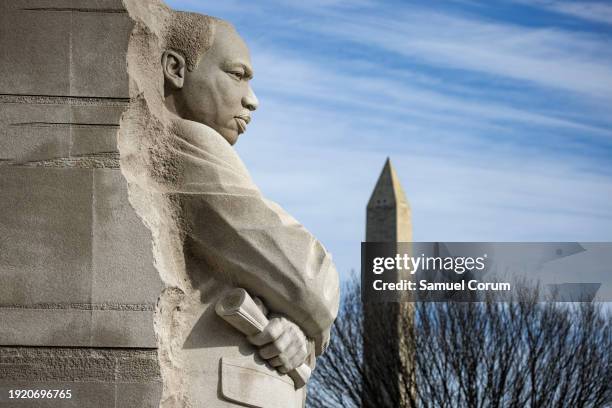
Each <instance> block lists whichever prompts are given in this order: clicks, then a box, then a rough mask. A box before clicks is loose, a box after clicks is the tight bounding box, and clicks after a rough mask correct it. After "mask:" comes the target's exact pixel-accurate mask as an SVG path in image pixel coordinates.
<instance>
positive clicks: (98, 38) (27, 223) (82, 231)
mask: <svg viewBox="0 0 612 408" xmlns="http://www.w3.org/2000/svg"><path fill="white" fill-rule="evenodd" d="M132 27H133V22H132V20H131V19H130V18H129V17H128V15H127V13H126V10H125V9H124V7H123V5H122V2H121V1H120V0H3V1H1V2H0V51H1V54H2V59H1V60H0V193H1V194H0V280H1V281H2V285H0V327H1V329H0V407H15V406H18V407H39V406H40V407H51V406H53V407H64V406H65V407H156V406H158V404H159V398H160V395H161V382H160V377H159V365H158V358H157V350H156V340H155V334H154V331H153V313H154V308H155V303H156V301H157V297H158V295H159V292H160V290H161V288H162V285H161V280H160V279H159V275H158V274H157V272H156V271H155V268H154V267H153V259H152V256H151V236H150V233H149V232H148V230H147V229H146V228H145V226H144V225H143V224H142V222H141V221H140V220H139V218H138V217H137V216H136V214H135V212H134V211H133V209H132V207H131V205H130V204H129V201H128V196H127V189H126V183H125V179H124V178H123V176H122V174H121V172H120V170H119V152H118V149H117V131H118V129H119V121H120V117H121V114H122V113H123V111H124V110H125V109H126V107H127V106H128V102H129V99H128V97H129V89H128V76H127V70H126V52H127V47H128V40H129V35H130V32H131V30H132ZM74 347H79V348H74ZM15 388H22V389H33V388H38V389H42V388H45V389H48V388H63V389H65V388H71V389H72V390H73V398H72V399H70V400H63V401H59V400H47V401H42V400H27V401H25V400H21V401H18V402H15V401H8V400H7V399H6V398H7V396H8V393H7V390H8V389H15Z"/></svg>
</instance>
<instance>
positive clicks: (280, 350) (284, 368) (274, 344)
mask: <svg viewBox="0 0 612 408" xmlns="http://www.w3.org/2000/svg"><path fill="white" fill-rule="evenodd" d="M248 340H249V341H250V342H251V344H253V345H254V346H257V347H259V355H260V356H261V358H263V359H264V360H266V361H267V362H268V363H269V364H270V365H271V366H272V367H274V368H276V370H278V372H280V373H281V374H286V373H288V372H289V371H291V370H293V369H295V368H296V367H299V366H300V365H301V364H302V363H304V361H305V360H306V357H307V356H308V347H307V340H306V336H305V335H304V333H303V332H302V330H301V329H300V328H299V326H298V325H296V324H295V323H293V322H291V321H290V320H288V319H287V318H285V317H273V318H271V319H270V322H269V323H268V325H267V326H266V327H265V328H264V330H263V331H262V332H261V333H259V334H256V335H254V336H250V337H248Z"/></svg>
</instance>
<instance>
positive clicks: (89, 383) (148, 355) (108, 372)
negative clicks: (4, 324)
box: [0, 347, 161, 408]
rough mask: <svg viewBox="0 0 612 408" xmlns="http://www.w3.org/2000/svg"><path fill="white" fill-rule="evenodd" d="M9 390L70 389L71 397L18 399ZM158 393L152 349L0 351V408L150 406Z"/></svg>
mask: <svg viewBox="0 0 612 408" xmlns="http://www.w3.org/2000/svg"><path fill="white" fill-rule="evenodd" d="M11 389H12V390H15V389H38V390H41V389H45V390H48V389H59V390H68V389H69V390H71V394H72V396H71V398H70V399H51V400H49V399H46V400H41V399H38V400H34V399H30V400H23V399H22V400H18V401H16V400H14V399H13V400H11V399H9V393H8V390H11ZM160 395H161V378H160V374H159V365H158V362H157V353H156V352H155V350H142V349H131V350H117V349H95V348H86V349H83V348H51V347H37V348H25V347H3V348H0V407H6V408H9V407H11V408H12V407H24V408H26V407H27V408H29V407H57V408H64V407H66V408H67V407H78V408H81V407H87V408H90V407H100V408H106V407H114V408H124V407H125V408H128V407H130V408H133V407H147V408H149V407H150V408H154V407H157V406H158V404H159V398H160Z"/></svg>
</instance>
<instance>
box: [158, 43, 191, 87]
mask: <svg viewBox="0 0 612 408" xmlns="http://www.w3.org/2000/svg"><path fill="white" fill-rule="evenodd" d="M161 62H162V70H163V71H164V81H165V82H166V84H168V85H170V86H171V87H173V88H175V89H181V88H182V87H183V83H184V82H185V58H184V57H183V56H182V55H181V54H179V53H178V52H176V51H172V50H166V51H164V53H163V54H162V61H161Z"/></svg>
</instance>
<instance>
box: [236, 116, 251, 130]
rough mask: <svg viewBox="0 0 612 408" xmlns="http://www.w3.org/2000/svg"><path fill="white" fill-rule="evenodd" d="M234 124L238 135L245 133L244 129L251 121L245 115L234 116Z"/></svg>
mask: <svg viewBox="0 0 612 408" xmlns="http://www.w3.org/2000/svg"><path fill="white" fill-rule="evenodd" d="M235 119H236V123H237V124H238V133H244V132H245V131H246V127H247V125H248V124H249V122H250V121H251V117H250V116H247V115H240V116H236V117H235Z"/></svg>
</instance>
